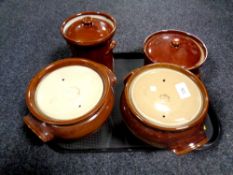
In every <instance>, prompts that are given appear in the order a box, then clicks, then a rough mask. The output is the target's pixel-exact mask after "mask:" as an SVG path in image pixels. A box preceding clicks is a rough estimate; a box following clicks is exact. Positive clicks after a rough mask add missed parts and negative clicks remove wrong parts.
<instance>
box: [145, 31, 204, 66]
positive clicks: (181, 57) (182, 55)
mask: <svg viewBox="0 0 233 175" xmlns="http://www.w3.org/2000/svg"><path fill="white" fill-rule="evenodd" d="M144 52H145V54H146V56H147V57H148V59H149V60H151V62H165V63H172V64H177V65H179V66H181V67H183V68H187V69H194V68H197V67H199V66H200V65H201V64H203V63H204V61H205V59H206V57H207V48H206V46H205V44H204V43H203V42H202V41H201V40H200V39H199V38H197V37H196V36H194V35H191V34H189V33H187V32H182V31H178V30H162V31H159V32H156V33H153V34H151V35H150V36H149V37H147V38H146V40H145V42H144Z"/></svg>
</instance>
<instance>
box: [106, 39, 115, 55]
mask: <svg viewBox="0 0 233 175" xmlns="http://www.w3.org/2000/svg"><path fill="white" fill-rule="evenodd" d="M116 45H117V42H116V41H115V40H112V41H111V43H110V45H109V48H108V50H107V51H106V52H105V55H108V54H109V53H110V52H111V51H112V50H113V49H114V48H115V47H116Z"/></svg>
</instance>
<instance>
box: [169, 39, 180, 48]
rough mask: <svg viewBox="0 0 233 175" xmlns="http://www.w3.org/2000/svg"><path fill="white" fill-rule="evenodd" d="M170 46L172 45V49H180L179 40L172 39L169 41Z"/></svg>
mask: <svg viewBox="0 0 233 175" xmlns="http://www.w3.org/2000/svg"><path fill="white" fill-rule="evenodd" d="M171 45H172V47H175V48H178V47H180V39H179V38H174V39H173V40H172V41H171Z"/></svg>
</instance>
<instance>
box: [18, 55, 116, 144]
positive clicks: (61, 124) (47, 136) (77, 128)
mask: <svg viewBox="0 0 233 175" xmlns="http://www.w3.org/2000/svg"><path fill="white" fill-rule="evenodd" d="M71 65H81V66H85V67H88V68H91V69H93V70H95V71H96V72H97V73H98V74H99V75H100V77H101V79H102V81H103V94H102V97H101V98H100V100H99V102H98V103H97V104H96V105H95V107H94V108H93V109H91V110H90V111H89V112H87V113H86V114H84V115H82V116H80V117H78V118H74V119H71V120H57V119H54V118H49V117H47V116H45V115H44V114H43V113H42V112H40V110H39V109H38V107H37V105H36V102H35V91H36V88H37V86H38V83H39V82H40V81H41V80H42V79H43V77H45V76H46V75H47V74H48V73H50V72H52V71H54V70H56V69H58V68H62V67H65V66H71ZM115 82H116V77H115V75H114V74H113V73H112V72H111V70H110V69H108V68H107V67H106V66H104V65H101V64H98V63H95V62H93V61H90V60H85V59H81V58H79V59H77V58H66V59H63V60H59V61H56V62H54V63H52V64H50V65H48V66H47V67H45V68H43V69H42V70H41V71H39V72H38V73H37V74H36V75H35V76H34V77H33V79H32V80H31V82H30V84H29V86H28V88H27V92H26V104H27V107H28V109H29V111H30V114H28V115H27V116H25V117H24V119H23V120H24V122H25V124H26V125H27V126H28V127H29V128H30V129H31V130H32V131H33V132H34V133H35V134H36V135H37V136H38V137H39V138H40V139H41V140H42V141H43V142H47V141H50V140H52V139H54V138H61V139H78V138H81V137H83V136H85V135H88V134H90V133H92V132H95V131H96V130H97V129H98V128H100V127H101V126H102V125H103V123H104V122H105V121H106V120H107V118H108V117H109V115H110V113H111V111H112V108H113V105H114V92H113V85H114V84H115Z"/></svg>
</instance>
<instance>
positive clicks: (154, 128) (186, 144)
mask: <svg viewBox="0 0 233 175" xmlns="http://www.w3.org/2000/svg"><path fill="white" fill-rule="evenodd" d="M158 68H168V69H171V70H174V71H177V72H179V73H181V74H183V75H186V76H188V77H189V78H190V79H191V80H192V81H193V82H194V84H196V85H197V87H198V88H199V89H200V93H201V96H202V99H203V100H202V103H203V104H202V107H201V109H200V111H199V113H198V115H197V116H196V117H195V118H194V119H192V120H191V121H190V122H188V123H184V124H183V125H182V126H181V125H180V126H175V127H166V126H162V125H159V124H156V123H152V122H151V121H149V120H147V119H146V118H145V117H143V114H142V113H141V112H140V111H139V110H137V109H136V107H135V105H134V102H133V100H132V99H133V98H132V97H131V96H130V94H131V93H130V88H131V85H132V82H133V81H134V80H135V78H136V77H138V76H139V75H140V76H141V75H142V73H143V72H145V71H147V70H152V69H153V70H154V69H158ZM157 78H159V79H162V77H160V76H158V77H157ZM154 81H156V80H155V79H154ZM166 81H169V80H166ZM164 82H165V81H164ZM161 83H162V82H161ZM124 84H125V86H124V90H123V92H122V95H121V105H120V107H121V112H122V116H123V120H124V122H125V123H126V125H127V126H128V128H129V129H130V131H131V132H132V133H133V134H134V135H135V136H137V137H138V138H139V139H141V140H143V141H144V142H146V143H148V144H150V145H152V146H155V147H159V148H167V149H169V150H171V151H173V152H174V153H175V154H177V155H180V154H185V153H188V152H190V151H192V150H195V149H197V148H198V147H201V146H203V145H204V144H205V143H207V137H206V135H205V132H204V120H205V118H206V117H207V111H208V105H209V98H208V94H207V91H206V88H205V86H204V85H203V83H202V82H201V81H200V79H199V78H197V77H196V76H195V75H194V74H193V73H191V72H189V71H187V70H185V69H183V68H181V67H180V66H176V65H173V64H168V63H157V64H149V65H146V66H143V67H141V68H138V69H136V70H134V71H132V72H131V73H130V74H128V76H127V77H126V78H125V82H124ZM167 88H168V91H172V90H171V86H168V87H167ZM139 89H140V91H142V93H143V94H145V93H147V92H146V91H145V89H143V86H141V87H140V88H139ZM162 91H163V90H162ZM158 93H160V92H158ZM163 93H164V92H163ZM169 93H170V92H168V93H167V94H169ZM161 94H162V93H161ZM158 97H163V98H162V99H161V100H166V98H167V99H169V98H170V99H171V101H172V98H173V97H174V95H173V96H170V97H169V95H168V96H166V95H164V94H162V95H160V96H159V95H158ZM164 97H166V98H164ZM153 98H154V97H153ZM144 99H146V100H141V101H142V103H144V104H146V105H148V101H147V97H146V98H144ZM173 99H174V98H173ZM173 102H174V101H173ZM162 103H163V102H162ZM153 104H154V103H153ZM173 104H174V103H173ZM149 105H150V104H149ZM192 105H193V103H191V105H190V108H189V109H188V113H189V110H191V108H192ZM146 107H147V106H145V108H146ZM181 108H185V107H184V106H182V107H181ZM174 111H175V110H174ZM152 112H154V111H153V110H152ZM173 115H174V116H175V112H174V113H173ZM174 116H171V118H172V117H174ZM155 117H158V118H159V117H161V120H162V119H163V118H162V115H161V116H160V115H158V116H157V114H156V116H155ZM163 117H165V115H163ZM166 117H169V116H166Z"/></svg>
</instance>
